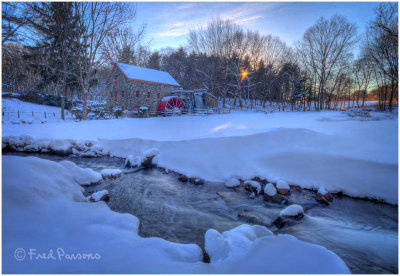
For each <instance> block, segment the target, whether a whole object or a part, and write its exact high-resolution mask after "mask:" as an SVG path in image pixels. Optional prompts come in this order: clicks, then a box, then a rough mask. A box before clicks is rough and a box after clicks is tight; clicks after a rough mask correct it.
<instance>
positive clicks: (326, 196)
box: [315, 186, 333, 205]
mask: <svg viewBox="0 0 400 276" xmlns="http://www.w3.org/2000/svg"><path fill="white" fill-rule="evenodd" d="M315 199H316V200H317V201H318V202H320V203H323V204H326V205H329V202H332V201H333V197H332V195H331V194H330V193H329V192H328V191H327V190H326V189H325V187H324V186H320V187H319V189H318V192H317V195H316V196H315Z"/></svg>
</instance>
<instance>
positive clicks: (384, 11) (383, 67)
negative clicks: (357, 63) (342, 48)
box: [366, 3, 399, 111]
mask: <svg viewBox="0 0 400 276" xmlns="http://www.w3.org/2000/svg"><path fill="white" fill-rule="evenodd" d="M375 14H376V18H375V20H373V21H372V22H370V24H369V27H368V31H367V46H366V47H367V51H368V55H369V56H370V57H371V58H372V59H373V61H374V64H375V66H377V67H378V68H379V70H380V71H381V72H382V73H383V74H384V75H385V76H386V77H387V78H388V79H389V80H390V85H391V91H390V96H389V111H392V104H393V97H394V93H395V90H396V89H397V85H398V73H399V71H398V7H397V3H381V4H380V5H379V7H378V8H377V9H376V10H375Z"/></svg>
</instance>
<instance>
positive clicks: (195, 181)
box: [189, 177, 204, 185]
mask: <svg viewBox="0 0 400 276" xmlns="http://www.w3.org/2000/svg"><path fill="white" fill-rule="evenodd" d="M189 182H190V183H192V184H194V185H203V184H204V180H203V179H200V178H196V177H191V178H189Z"/></svg>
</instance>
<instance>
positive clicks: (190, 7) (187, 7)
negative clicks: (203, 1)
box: [176, 3, 198, 10]
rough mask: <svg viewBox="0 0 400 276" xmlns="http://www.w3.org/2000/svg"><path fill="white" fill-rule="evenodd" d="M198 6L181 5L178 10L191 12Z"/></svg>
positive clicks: (194, 4) (193, 4)
mask: <svg viewBox="0 0 400 276" xmlns="http://www.w3.org/2000/svg"><path fill="white" fill-rule="evenodd" d="M197 6H198V3H187V4H183V5H179V6H177V7H176V8H177V9H178V10H190V9H193V8H196V7H197Z"/></svg>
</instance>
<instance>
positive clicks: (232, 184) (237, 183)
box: [225, 178, 240, 188]
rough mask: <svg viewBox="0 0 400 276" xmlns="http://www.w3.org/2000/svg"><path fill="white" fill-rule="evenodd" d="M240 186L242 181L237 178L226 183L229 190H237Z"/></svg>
mask: <svg viewBox="0 0 400 276" xmlns="http://www.w3.org/2000/svg"><path fill="white" fill-rule="evenodd" d="M238 186H240V181H239V180H238V179H236V178H229V179H228V180H226V181H225V187H227V188H235V187H238Z"/></svg>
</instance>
